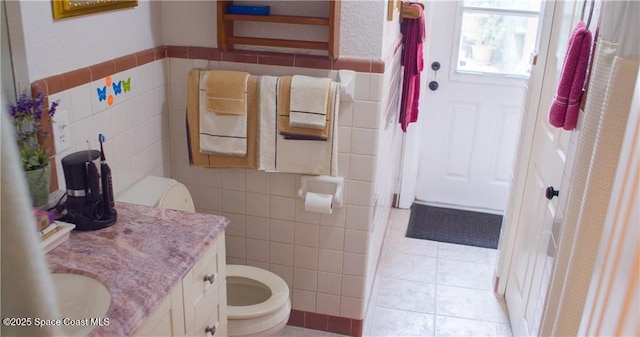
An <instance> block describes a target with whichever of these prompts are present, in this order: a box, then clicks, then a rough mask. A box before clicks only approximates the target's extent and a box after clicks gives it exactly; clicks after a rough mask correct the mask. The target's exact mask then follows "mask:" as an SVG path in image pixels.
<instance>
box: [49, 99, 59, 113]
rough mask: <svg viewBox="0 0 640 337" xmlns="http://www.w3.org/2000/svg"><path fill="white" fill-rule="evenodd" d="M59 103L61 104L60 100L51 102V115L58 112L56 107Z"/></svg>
mask: <svg viewBox="0 0 640 337" xmlns="http://www.w3.org/2000/svg"><path fill="white" fill-rule="evenodd" d="M58 105H60V101H59V100H58V101H55V102H53V103H51V108H50V109H49V117H53V115H55V114H56V109H57V108H58Z"/></svg>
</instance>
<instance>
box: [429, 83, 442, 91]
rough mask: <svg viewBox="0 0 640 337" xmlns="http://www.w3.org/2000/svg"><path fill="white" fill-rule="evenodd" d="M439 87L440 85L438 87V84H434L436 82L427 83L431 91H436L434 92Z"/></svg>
mask: <svg viewBox="0 0 640 337" xmlns="http://www.w3.org/2000/svg"><path fill="white" fill-rule="evenodd" d="M439 86H440V85H439V84H438V82H436V81H431V82H429V89H431V91H436V90H438V87H439Z"/></svg>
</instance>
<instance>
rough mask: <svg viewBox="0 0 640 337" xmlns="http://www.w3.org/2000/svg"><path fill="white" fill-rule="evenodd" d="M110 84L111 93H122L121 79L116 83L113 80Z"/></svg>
mask: <svg viewBox="0 0 640 337" xmlns="http://www.w3.org/2000/svg"><path fill="white" fill-rule="evenodd" d="M111 86H112V87H113V93H115V94H116V96H118V95H120V94H121V93H122V81H119V82H118V83H116V82H113V83H111Z"/></svg>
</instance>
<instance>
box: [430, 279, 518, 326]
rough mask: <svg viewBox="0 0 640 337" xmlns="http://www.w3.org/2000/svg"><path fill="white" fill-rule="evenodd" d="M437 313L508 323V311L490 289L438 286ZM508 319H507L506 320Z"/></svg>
mask: <svg viewBox="0 0 640 337" xmlns="http://www.w3.org/2000/svg"><path fill="white" fill-rule="evenodd" d="M436 291H437V296H436V314H438V315H443V316H453V317H459V318H467V319H474V320H479V321H487V322H494V323H506V322H508V319H507V318H506V316H505V313H506V311H504V312H503V310H502V303H501V302H503V301H501V298H500V297H498V296H496V295H494V293H493V291H490V290H479V289H468V288H459V287H450V286H440V285H439V286H438V288H437V290H436ZM505 319H506V320H505Z"/></svg>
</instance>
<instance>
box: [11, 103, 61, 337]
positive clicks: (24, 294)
mask: <svg viewBox="0 0 640 337" xmlns="http://www.w3.org/2000/svg"><path fill="white" fill-rule="evenodd" d="M3 98H4V97H3ZM0 115H1V116H0V126H1V127H2V131H0V136H2V141H1V142H0V144H1V150H0V153H2V158H1V159H0V172H1V173H2V174H1V179H0V181H1V182H2V184H1V185H0V186H1V188H0V189H1V190H2V191H1V193H0V194H1V199H0V200H1V204H2V206H1V208H0V209H1V211H0V218H1V220H0V233H2V235H1V237H0V252H1V253H0V255H1V260H2V285H1V289H2V296H1V297H2V300H1V304H2V305H1V307H2V318H3V319H9V318H12V317H13V318H29V319H31V321H30V324H28V323H27V322H26V321H19V322H15V321H4V320H3V324H2V325H1V326H0V335H3V336H30V337H34V336H60V332H59V330H58V329H59V328H58V327H57V326H44V327H37V326H35V318H41V319H61V318H62V317H60V316H59V315H60V313H59V311H58V304H57V302H56V294H55V293H54V289H53V286H52V284H51V276H50V275H49V270H48V268H47V263H46V261H45V258H44V252H43V250H42V248H40V240H39V239H38V237H37V234H36V226H35V218H34V217H33V215H32V214H31V200H29V194H28V191H27V182H26V179H25V178H24V174H23V173H22V172H21V168H20V165H19V163H20V159H19V157H18V151H17V146H15V144H16V143H15V139H16V138H15V136H14V132H13V130H12V124H11V121H9V118H8V117H7V116H8V114H7V113H6V111H4V110H2V111H0ZM15 323H21V324H15ZM22 324H28V325H26V326H25V325H22Z"/></svg>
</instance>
